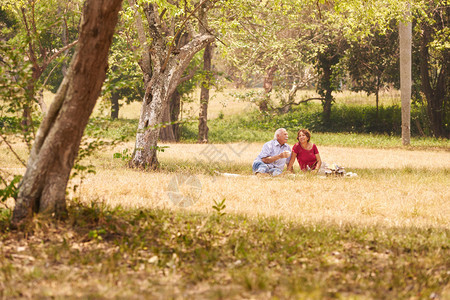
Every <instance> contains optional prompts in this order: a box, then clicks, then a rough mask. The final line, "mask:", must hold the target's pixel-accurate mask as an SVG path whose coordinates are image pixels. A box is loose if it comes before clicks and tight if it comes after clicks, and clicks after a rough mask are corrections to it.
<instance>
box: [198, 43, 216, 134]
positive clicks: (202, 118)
mask: <svg viewBox="0 0 450 300" xmlns="http://www.w3.org/2000/svg"><path fill="white" fill-rule="evenodd" d="M212 49H213V47H212V45H211V44H208V45H207V46H206V47H205V52H204V53H203V71H204V73H205V74H206V76H207V79H206V80H205V81H204V82H203V83H202V86H201V91H200V113H199V115H198V142H199V143H208V131H209V128H208V124H207V122H208V103H209V86H210V84H211V80H210V76H211V70H212V69H211V60H212Z"/></svg>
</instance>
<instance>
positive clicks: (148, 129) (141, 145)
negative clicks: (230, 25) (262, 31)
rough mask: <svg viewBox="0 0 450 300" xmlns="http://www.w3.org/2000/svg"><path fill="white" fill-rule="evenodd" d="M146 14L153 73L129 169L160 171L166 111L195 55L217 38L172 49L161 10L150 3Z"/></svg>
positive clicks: (203, 36)
mask: <svg viewBox="0 0 450 300" xmlns="http://www.w3.org/2000/svg"><path fill="white" fill-rule="evenodd" d="M144 13H145V15H146V17H147V21H148V29H149V33H150V36H151V38H152V45H151V48H150V49H148V53H150V57H151V62H152V73H151V80H150V81H149V82H148V83H147V84H146V86H145V89H146V92H145V95H144V101H143V103H142V108H141V115H140V118H139V124H138V129H137V134H136V144H135V149H134V153H133V158H132V159H131V161H130V162H129V165H130V166H131V167H136V168H143V169H156V168H158V167H159V163H158V159H157V155H156V154H157V144H158V137H159V132H160V127H161V123H162V120H163V111H164V110H165V109H166V106H167V105H168V102H169V98H170V96H171V95H172V94H173V92H174V91H175V89H176V87H177V85H178V84H179V82H180V80H181V78H182V75H183V72H184V71H185V70H186V68H187V67H188V65H189V63H190V61H191V60H192V58H193V57H194V55H195V54H196V53H197V52H199V51H200V50H201V49H203V48H204V47H205V46H206V45H207V44H209V43H211V42H212V41H213V40H214V36H213V35H211V34H197V35H195V36H193V37H192V39H191V40H190V41H189V42H188V43H187V44H186V45H184V46H182V47H178V46H179V45H173V44H172V43H169V40H168V39H167V35H166V34H165V32H166V31H165V29H166V28H165V24H162V22H161V19H160V17H161V16H160V13H159V11H158V6H157V5H156V4H154V3H148V4H146V5H145V7H144Z"/></svg>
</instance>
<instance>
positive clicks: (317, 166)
mask: <svg viewBox="0 0 450 300" xmlns="http://www.w3.org/2000/svg"><path fill="white" fill-rule="evenodd" d="M321 166H322V160H321V159H320V154H319V153H317V154H316V168H315V169H314V170H315V171H317V172H319V169H320V167H321Z"/></svg>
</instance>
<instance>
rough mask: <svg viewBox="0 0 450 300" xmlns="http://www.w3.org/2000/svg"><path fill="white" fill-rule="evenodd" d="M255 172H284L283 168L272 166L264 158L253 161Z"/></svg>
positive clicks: (275, 173)
mask: <svg viewBox="0 0 450 300" xmlns="http://www.w3.org/2000/svg"><path fill="white" fill-rule="evenodd" d="M252 169H253V173H269V174H270V175H272V176H277V175H280V174H281V173H283V170H281V169H279V168H270V167H269V166H268V165H267V164H266V163H264V162H263V161H262V160H255V161H254V162H253V166H252Z"/></svg>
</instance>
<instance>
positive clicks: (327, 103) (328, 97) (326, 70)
mask: <svg viewBox="0 0 450 300" xmlns="http://www.w3.org/2000/svg"><path fill="white" fill-rule="evenodd" d="M331 73H332V70H331V63H328V62H327V63H326V64H324V67H323V74H324V75H323V81H324V82H326V83H327V88H326V90H325V97H324V98H325V100H323V101H322V105H323V119H324V122H325V124H329V123H330V119H331V106H332V104H333V95H332V92H333V90H332V89H331Z"/></svg>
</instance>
